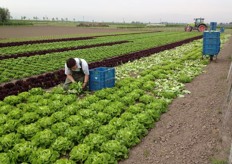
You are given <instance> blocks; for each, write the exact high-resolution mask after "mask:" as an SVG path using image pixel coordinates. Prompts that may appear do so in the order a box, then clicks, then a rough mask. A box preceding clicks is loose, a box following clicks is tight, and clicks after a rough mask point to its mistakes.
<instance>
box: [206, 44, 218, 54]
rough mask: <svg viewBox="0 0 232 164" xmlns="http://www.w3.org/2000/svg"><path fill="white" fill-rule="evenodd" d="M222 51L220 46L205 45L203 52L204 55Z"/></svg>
mask: <svg viewBox="0 0 232 164" xmlns="http://www.w3.org/2000/svg"><path fill="white" fill-rule="evenodd" d="M219 52H220V46H215V47H207V48H206V47H203V54H204V55H216V54H218V53H219Z"/></svg>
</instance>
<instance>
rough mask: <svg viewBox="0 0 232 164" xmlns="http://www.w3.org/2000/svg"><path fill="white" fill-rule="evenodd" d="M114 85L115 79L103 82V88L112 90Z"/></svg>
mask: <svg viewBox="0 0 232 164" xmlns="http://www.w3.org/2000/svg"><path fill="white" fill-rule="evenodd" d="M114 85H115V78H112V79H108V80H106V81H105V88H112V87H114Z"/></svg>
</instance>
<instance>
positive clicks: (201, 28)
mask: <svg viewBox="0 0 232 164" xmlns="http://www.w3.org/2000/svg"><path fill="white" fill-rule="evenodd" d="M197 30H198V31H199V32H204V31H205V30H207V26H206V25H204V24H201V25H199V26H198V28H197Z"/></svg>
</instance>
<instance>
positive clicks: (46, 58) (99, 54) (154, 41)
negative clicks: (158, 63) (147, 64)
mask: <svg viewBox="0 0 232 164" xmlns="http://www.w3.org/2000/svg"><path fill="white" fill-rule="evenodd" d="M196 35H199V33H197V34H196V33H191V35H190V34H189V33H181V32H179V33H177V32H175V33H173V32H170V33H163V34H162V33H149V34H143V35H136V37H135V35H132V36H130V35H126V36H127V38H128V39H129V37H131V38H130V39H129V40H130V41H132V42H129V43H124V44H120V45H113V46H104V47H95V48H89V49H82V50H75V51H65V52H59V53H49V54H45V55H37V56H31V57H20V58H17V59H14V58H11V59H5V60H0V65H1V67H0V83H3V82H10V81H12V80H15V79H22V78H25V77H30V76H33V75H40V74H42V73H47V72H51V71H55V70H59V69H63V68H64V63H65V61H66V60H67V59H68V58H70V57H78V58H84V59H86V60H87V62H89V63H90V62H95V61H101V60H103V59H107V58H111V57H114V56H119V55H124V54H127V53H131V52H136V51H140V50H144V49H148V48H152V47H157V46H160V45H165V44H168V43H173V42H176V41H180V40H183V39H187V38H191V37H193V36H196ZM115 37H116V38H118V36H115ZM110 38H112V37H110Z"/></svg>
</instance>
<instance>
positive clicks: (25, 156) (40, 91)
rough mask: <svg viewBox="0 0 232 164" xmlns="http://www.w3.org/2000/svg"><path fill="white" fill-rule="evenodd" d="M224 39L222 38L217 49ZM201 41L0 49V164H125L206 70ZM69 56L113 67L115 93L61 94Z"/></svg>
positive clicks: (80, 41)
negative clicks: (171, 105) (169, 108)
mask: <svg viewBox="0 0 232 164" xmlns="http://www.w3.org/2000/svg"><path fill="white" fill-rule="evenodd" d="M229 37H230V36H229V35H227V34H222V35H221V46H223V44H224V43H225V42H226V41H227V40H228V38H229ZM201 38H202V33H198V32H192V33H186V32H140V33H120V34H112V35H93V36H88V37H76V38H60V39H46V40H42V39H41V40H26V41H15V42H14V41H11V42H0V65H1V67H0V100H1V101H0V163H2V164H14V163H15V164H18V163H22V164H26V163H31V164H46V163H47V164H51V163H55V164H75V163H83V164H102V163H104V164H107V163H108V164H115V163H118V161H120V160H122V159H125V158H128V153H129V151H130V149H131V148H132V147H133V146H136V145H137V144H138V143H139V142H140V141H141V139H142V138H143V137H144V136H146V135H147V134H148V133H149V130H150V129H151V128H153V127H154V126H155V123H156V122H157V121H159V119H160V116H161V115H162V114H163V113H165V112H167V110H168V105H169V104H170V103H171V102H172V100H174V99H175V98H178V97H183V96H184V95H185V94H188V93H190V92H189V91H188V90H185V88H184V86H185V83H189V82H191V81H192V80H193V79H194V77H196V76H197V75H199V74H201V73H202V71H203V68H204V67H205V66H206V65H207V64H208V63H209V60H208V59H202V39H201ZM69 57H78V58H83V59H86V60H87V62H88V63H89V67H90V68H96V67H102V66H107V67H115V69H116V85H115V87H113V88H106V89H102V90H99V91H95V92H87V93H85V94H83V95H81V96H80V95H76V94H71V93H66V92H65V91H64V90H63V88H62V86H61V85H60V84H61V83H63V82H64V80H65V75H64V68H63V67H64V63H65V61H66V59H67V58H69ZM48 88H49V90H46V89H48Z"/></svg>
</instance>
